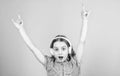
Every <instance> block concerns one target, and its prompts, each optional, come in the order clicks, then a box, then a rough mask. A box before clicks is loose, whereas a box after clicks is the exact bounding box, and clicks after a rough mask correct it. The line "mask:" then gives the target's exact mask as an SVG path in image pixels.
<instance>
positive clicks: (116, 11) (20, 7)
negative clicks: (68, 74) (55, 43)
mask: <svg viewBox="0 0 120 76" xmlns="http://www.w3.org/2000/svg"><path fill="white" fill-rule="evenodd" d="M80 3H81V1H80V0H0V76H46V71H45V69H44V67H43V66H42V65H41V64H40V63H39V62H38V61H37V60H36V58H35V57H34V56H33V54H32V53H31V52H30V50H29V49H28V48H27V46H26V45H25V43H24V41H23V39H22V37H21V36H20V34H19V32H18V30H17V29H16V28H15V27H14V25H13V23H12V22H11V19H12V18H14V19H16V18H17V14H20V15H21V16H22V19H23V20H24V28H25V30H26V32H27V34H28V36H29V37H30V39H31V40H32V42H33V43H34V44H35V45H36V47H37V48H38V49H39V50H40V51H42V52H43V53H44V54H49V45H50V42H51V40H52V38H54V37H55V36H56V35H58V34H64V35H66V36H67V37H68V38H69V39H70V40H71V42H72V44H73V46H74V49H75V50H76V47H77V44H78V39H79V36H80V30H81V16H80V12H81V4H80ZM84 3H85V5H86V7H87V8H88V9H89V10H91V11H92V12H91V14H90V16H89V19H88V20H89V21H88V33H87V38H86V45H85V49H84V53H83V58H82V63H81V64H82V65H81V75H82V76H120V0H85V1H84Z"/></svg>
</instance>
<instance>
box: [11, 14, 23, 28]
mask: <svg viewBox="0 0 120 76" xmlns="http://www.w3.org/2000/svg"><path fill="white" fill-rule="evenodd" d="M12 22H13V24H14V25H15V27H16V28H17V29H18V30H20V29H21V28H23V20H22V19H21V17H20V15H18V18H17V20H14V19H12Z"/></svg>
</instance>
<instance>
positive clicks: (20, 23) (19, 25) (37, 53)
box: [12, 15, 46, 64]
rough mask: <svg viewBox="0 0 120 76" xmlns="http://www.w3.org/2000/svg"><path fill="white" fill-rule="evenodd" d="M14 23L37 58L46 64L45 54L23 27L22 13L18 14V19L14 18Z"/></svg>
mask: <svg viewBox="0 0 120 76" xmlns="http://www.w3.org/2000/svg"><path fill="white" fill-rule="evenodd" d="M12 22H13V24H14V25H15V27H16V28H17V29H18V31H19V33H20V35H21V36H22V38H23V40H24V41H25V43H26V45H27V46H28V47H29V49H30V50H31V52H32V53H33V54H34V56H35V57H36V58H37V60H38V61H39V62H40V63H42V64H44V63H45V62H46V59H45V57H44V55H43V54H42V53H41V52H40V51H39V50H38V49H37V48H36V47H35V46H34V45H33V44H32V42H31V41H30V39H29V37H28V36H27V34H26V32H25V30H24V28H23V20H22V19H21V17H20V15H18V19H17V20H16V21H14V20H13V19H12Z"/></svg>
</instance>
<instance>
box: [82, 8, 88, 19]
mask: <svg viewBox="0 0 120 76" xmlns="http://www.w3.org/2000/svg"><path fill="white" fill-rule="evenodd" d="M89 14H90V11H88V10H86V9H85V7H83V10H82V12H81V17H82V19H87V18H88V16H89Z"/></svg>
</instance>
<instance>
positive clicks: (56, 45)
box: [50, 35, 75, 62]
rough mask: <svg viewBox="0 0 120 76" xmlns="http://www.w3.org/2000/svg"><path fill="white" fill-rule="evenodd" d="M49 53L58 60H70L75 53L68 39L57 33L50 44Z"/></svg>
mask: <svg viewBox="0 0 120 76" xmlns="http://www.w3.org/2000/svg"><path fill="white" fill-rule="evenodd" d="M50 48H51V50H50V51H51V54H52V57H53V58H55V60H56V61H58V62H64V61H66V60H70V59H71V57H72V56H74V55H75V53H74V51H73V49H72V45H71V43H70V41H69V40H68V39H67V38H66V36H64V35H57V36H56V37H55V38H54V39H53V41H52V43H51V45H50Z"/></svg>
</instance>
